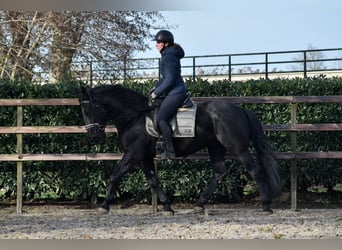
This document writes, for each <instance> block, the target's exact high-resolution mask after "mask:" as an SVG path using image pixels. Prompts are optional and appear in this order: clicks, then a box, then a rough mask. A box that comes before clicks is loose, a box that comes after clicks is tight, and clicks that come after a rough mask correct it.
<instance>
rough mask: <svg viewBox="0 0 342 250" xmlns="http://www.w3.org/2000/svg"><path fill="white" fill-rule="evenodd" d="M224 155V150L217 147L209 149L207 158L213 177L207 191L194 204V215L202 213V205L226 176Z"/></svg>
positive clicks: (221, 147) (219, 146)
mask: <svg viewBox="0 0 342 250" xmlns="http://www.w3.org/2000/svg"><path fill="white" fill-rule="evenodd" d="M225 154H226V149H225V148H224V147H223V146H221V145H217V147H215V149H214V148H209V156H210V161H211V164H212V168H213V172H214V176H213V180H212V182H211V183H210V184H209V186H208V187H207V189H206V190H205V191H204V192H203V193H201V195H200V198H199V200H198V201H197V202H196V203H195V208H194V211H195V212H196V213H201V212H203V211H204V204H206V203H207V202H208V199H209V198H210V197H211V196H212V194H213V193H214V192H215V190H216V189H217V187H218V185H219V183H220V182H221V181H222V179H223V178H224V177H225V176H226V174H227V168H226V165H225V163H224V156H225Z"/></svg>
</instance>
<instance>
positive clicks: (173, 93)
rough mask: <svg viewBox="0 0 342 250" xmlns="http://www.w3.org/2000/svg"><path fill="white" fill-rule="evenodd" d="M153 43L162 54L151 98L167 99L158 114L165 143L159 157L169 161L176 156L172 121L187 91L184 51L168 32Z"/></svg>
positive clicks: (162, 31) (157, 37)
mask: <svg viewBox="0 0 342 250" xmlns="http://www.w3.org/2000/svg"><path fill="white" fill-rule="evenodd" d="M153 41H156V48H157V50H158V51H159V52H160V54H161V60H160V65H159V71H160V73H161V79H160V81H159V82H157V83H156V85H155V88H154V89H153V90H152V93H151V94H150V98H151V100H152V101H153V100H154V99H156V98H157V97H160V96H163V97H165V98H164V99H163V101H162V103H161V105H160V107H159V111H158V114H157V125H158V129H159V131H160V132H161V134H162V137H163V139H164V141H165V149H164V152H163V153H162V154H161V155H160V156H159V157H161V158H167V159H169V158H172V157H174V156H175V151H174V147H173V143H172V134H173V132H172V129H171V125H170V120H171V118H172V117H173V116H174V115H175V114H176V112H177V109H178V108H179V107H180V106H181V105H182V103H183V101H184V100H185V98H186V91H187V90H186V87H185V84H184V81H183V78H182V76H181V64H180V59H182V58H183V57H184V50H183V48H182V47H181V46H180V45H179V44H176V43H174V38H173V34H172V33H171V32H170V31H168V30H161V31H159V32H158V33H157V34H156V35H155V37H154V39H153Z"/></svg>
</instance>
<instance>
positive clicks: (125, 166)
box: [99, 154, 137, 214]
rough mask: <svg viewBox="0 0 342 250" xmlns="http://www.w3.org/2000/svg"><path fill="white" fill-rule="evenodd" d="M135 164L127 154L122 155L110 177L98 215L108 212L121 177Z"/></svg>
mask: <svg viewBox="0 0 342 250" xmlns="http://www.w3.org/2000/svg"><path fill="white" fill-rule="evenodd" d="M136 163H137V162H136V160H135V159H134V158H133V157H131V156H130V155H129V154H124V155H123V158H122V160H121V161H120V163H119V166H118V167H117V168H115V169H114V170H113V173H112V175H111V177H110V184H109V187H108V190H107V194H106V197H105V200H104V202H103V203H102V204H101V206H100V208H99V213H100V214H107V213H108V212H109V204H110V202H111V201H113V198H114V193H115V191H116V189H117V188H118V186H119V184H120V181H121V178H122V176H123V175H124V174H125V173H127V172H128V171H129V170H130V169H131V168H132V167H133V166H134V165H135V164H136Z"/></svg>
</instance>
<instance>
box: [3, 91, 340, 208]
mask: <svg viewBox="0 0 342 250" xmlns="http://www.w3.org/2000/svg"><path fill="white" fill-rule="evenodd" d="M213 99H215V100H221V101H223V100H225V101H229V102H231V103H238V104H242V103H277V104H289V105H290V112H291V123H290V124H264V125H263V128H264V130H265V131H288V132H289V133H290V134H291V152H275V156H276V157H277V158H278V159H288V160H291V209H293V210H296V209H297V192H296V190H297V178H296V176H297V166H296V159H312V158H320V159H323V158H326V159H342V151H336V152H298V151H297V149H296V146H297V143H296V133H297V132H300V131H342V123H324V124H297V123H296V120H297V119H296V118H297V114H296V113H297V106H298V104H300V103H342V95H336V96H268V97H264V96H256V97H210V98H209V97H198V98H194V100H195V101H197V102H204V101H208V100H213ZM76 105H79V102H78V99H74V98H67V99H0V106H17V126H15V127H9V126H6V127H1V126H0V134H16V135H17V154H0V161H15V162H17V212H18V213H21V212H22V184H23V180H22V168H23V162H25V161H83V160H86V161H87V160H96V161H99V160H120V159H121V157H122V154H121V153H96V154H91V153H88V154H75V153H74V154H25V153H23V144H22V136H23V134H41V133H53V134H56V133H63V134H64V133H86V131H85V129H84V127H83V126H23V107H24V106H76ZM106 132H108V133H115V132H117V130H116V128H115V127H113V126H108V127H107V128H106ZM227 158H230V157H229V156H227ZM177 159H208V155H207V154H205V153H196V154H193V155H190V156H188V157H185V158H177Z"/></svg>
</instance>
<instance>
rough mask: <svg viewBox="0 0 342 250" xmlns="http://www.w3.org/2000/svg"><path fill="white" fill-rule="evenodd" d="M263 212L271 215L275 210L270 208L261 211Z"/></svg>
mask: <svg viewBox="0 0 342 250" xmlns="http://www.w3.org/2000/svg"><path fill="white" fill-rule="evenodd" d="M261 214H262V215H271V214H273V211H272V209H269V210H262V211H261Z"/></svg>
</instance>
